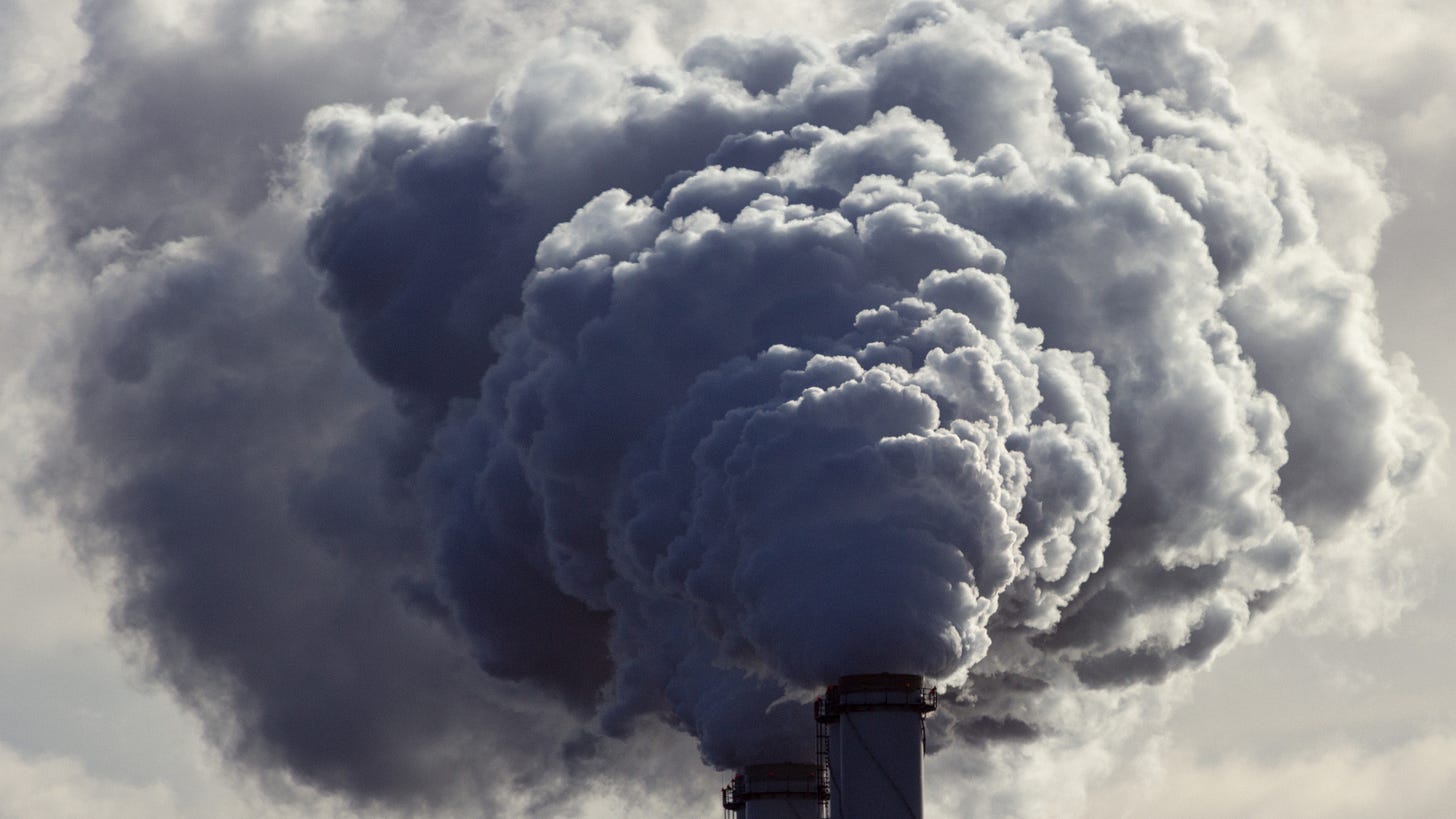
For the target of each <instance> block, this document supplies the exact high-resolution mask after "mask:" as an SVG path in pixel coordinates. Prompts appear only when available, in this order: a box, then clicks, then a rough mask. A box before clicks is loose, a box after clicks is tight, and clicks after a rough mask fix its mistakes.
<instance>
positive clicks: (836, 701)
mask: <svg viewBox="0 0 1456 819" xmlns="http://www.w3.org/2000/svg"><path fill="white" fill-rule="evenodd" d="M937 702H938V695H937V693H936V690H935V689H934V688H931V687H927V686H926V685H925V680H924V678H922V677H921V676H919V675H917V674H852V675H849V676H846V677H841V678H840V679H839V682H838V683H837V684H835V685H831V686H829V688H828V689H827V690H826V691H825V692H824V696H822V697H820V698H819V699H818V700H816V701H815V703H814V720H815V722H816V724H817V730H816V734H817V743H816V746H815V747H816V756H817V757H818V758H817V760H816V762H815V763H814V764H807V763H779V764H772V765H750V766H748V767H746V768H744V769H743V770H742V771H740V772H739V773H738V774H737V775H736V776H735V777H734V778H733V780H732V782H730V783H729V784H728V786H727V787H725V788H723V808H724V810H725V811H726V812H727V815H728V817H729V819H808V818H809V817H818V818H820V819H825V818H826V817H827V819H924V817H925V715H926V714H929V713H930V712H932V711H934V710H935V708H936V704H937Z"/></svg>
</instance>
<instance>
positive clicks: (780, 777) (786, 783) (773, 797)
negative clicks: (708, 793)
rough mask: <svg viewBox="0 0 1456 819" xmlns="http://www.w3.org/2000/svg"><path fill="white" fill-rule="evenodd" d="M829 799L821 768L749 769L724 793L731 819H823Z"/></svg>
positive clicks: (792, 764)
mask: <svg viewBox="0 0 1456 819" xmlns="http://www.w3.org/2000/svg"><path fill="white" fill-rule="evenodd" d="M827 796H828V794H826V793H825V792H824V783H823V780H822V778H821V774H820V768H819V766H818V765H813V764H810V763H807V762H780V763H777V764H773V765H749V766H748V767H746V768H744V769H743V770H742V771H739V772H738V775H737V776H735V777H733V781H732V782H730V783H728V786H727V787H726V788H724V789H723V809H724V812H725V813H726V814H727V816H728V817H730V819H819V816H820V805H821V804H822V803H823V802H824V799H825V798H826V797H827Z"/></svg>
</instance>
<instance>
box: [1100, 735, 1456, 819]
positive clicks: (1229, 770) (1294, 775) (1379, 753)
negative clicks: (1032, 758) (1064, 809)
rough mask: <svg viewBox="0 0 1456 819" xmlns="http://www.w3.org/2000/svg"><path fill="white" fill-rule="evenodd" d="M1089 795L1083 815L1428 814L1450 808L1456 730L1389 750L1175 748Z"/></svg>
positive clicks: (1309, 818) (1349, 817)
mask: <svg viewBox="0 0 1456 819" xmlns="http://www.w3.org/2000/svg"><path fill="white" fill-rule="evenodd" d="M1155 764H1156V765H1157V766H1158V768H1160V769H1161V770H1159V771H1157V772H1156V773H1154V774H1153V775H1152V776H1151V777H1148V776H1147V770H1146V769H1139V770H1138V771H1137V772H1136V774H1135V775H1134V776H1129V777H1126V778H1124V779H1122V780H1120V781H1118V782H1115V783H1113V784H1112V785H1110V786H1109V787H1107V788H1104V789H1102V790H1101V791H1099V792H1097V793H1095V794H1094V796H1093V798H1092V800H1091V805H1090V807H1089V810H1088V813H1087V816H1088V817H1089V819H1134V818H1135V817H1152V816H1177V817H1180V819H1227V817H1231V816H1239V817H1246V819H1368V817H1376V816H1378V817H1382V819H1431V817H1436V816H1446V815H1449V812H1450V808H1451V797H1452V793H1451V783H1452V782H1453V781H1456V734H1430V735H1427V736H1423V737H1420V738H1417V739H1413V740H1410V741H1408V742H1404V743H1401V744H1397V745H1394V746H1390V747H1384V748H1380V747H1369V746H1361V745H1357V744H1354V743H1343V744H1337V745H1332V746H1329V747H1324V748H1312V749H1310V750H1308V751H1305V752H1301V753H1294V754H1289V755H1286V756H1281V757H1277V758H1273V759H1269V758H1261V757H1258V756H1255V755H1254V754H1239V755H1228V756H1221V757H1216V758H1204V757H1201V756H1200V755H1198V754H1196V753H1194V752H1193V751H1191V750H1190V749H1189V748H1188V747H1186V746H1179V745H1176V744H1175V745H1174V747H1173V748H1172V749H1171V750H1169V751H1168V752H1167V753H1166V754H1163V755H1161V758H1158V759H1156V760H1155Z"/></svg>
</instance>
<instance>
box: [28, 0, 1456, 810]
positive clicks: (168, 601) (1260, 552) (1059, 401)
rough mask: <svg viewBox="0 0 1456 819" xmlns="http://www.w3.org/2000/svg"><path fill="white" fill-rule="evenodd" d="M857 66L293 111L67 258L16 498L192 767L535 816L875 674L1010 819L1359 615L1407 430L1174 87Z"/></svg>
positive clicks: (945, 36) (961, 32) (718, 43)
mask: <svg viewBox="0 0 1456 819" xmlns="http://www.w3.org/2000/svg"><path fill="white" fill-rule="evenodd" d="M96 13H97V14H100V13H101V12H100V11H99V10H98V11H97V12H96ZM865 22H866V24H870V25H873V26H875V27H874V28H873V29H872V30H869V31H867V32H865V33H863V34H860V35H857V36H853V37H850V38H848V39H844V40H842V41H839V42H820V41H816V40H813V39H810V38H807V37H797V36H789V35H776V36H761V37H751V36H747V35H742V34H731V33H730V34H715V35H712V36H708V37H707V38H705V39H702V40H700V41H698V42H697V43H696V44H694V45H691V46H690V47H689V48H687V49H686V50H685V51H683V52H682V53H681V56H680V57H679V58H677V61H676V63H674V64H656V65H646V64H641V63H639V62H638V61H636V60H634V59H633V58H631V57H630V56H628V55H627V54H626V53H625V50H624V49H623V48H622V47H620V45H619V44H613V43H609V42H608V41H607V40H606V39H604V38H603V37H602V36H601V35H600V34H598V33H594V32H592V31H587V30H575V31H572V32H570V33H568V34H565V35H563V36H561V37H560V38H558V39H555V40H552V41H550V42H548V43H546V44H545V45H544V46H543V47H542V48H541V49H540V50H539V51H538V53H537V54H536V56H535V57H533V58H532V59H531V60H529V61H528V62H527V63H526V64H525V65H524V66H522V67H521V68H519V70H518V71H516V72H515V73H514V74H512V75H511V76H510V78H509V79H508V80H507V81H506V82H505V84H504V86H503V87H502V89H501V90H500V91H499V93H498V94H496V95H495V97H494V100H493V101H492V102H491V103H490V105H489V110H488V111H486V112H484V113H483V114H482V115H480V116H477V117H462V118H457V117H455V116H452V115H451V114H449V113H446V112H445V111H443V110H441V109H440V108H429V109H419V108H411V106H410V105H409V104H408V103H402V102H396V103H390V104H389V105H386V106H383V107H372V108H371V107H367V106H357V105H347V104H335V105H328V106H324V107H321V108H317V109H315V110H313V111H312V113H310V114H308V115H307V118H306V122H305V124H304V133H303V136H302V137H301V139H299V140H298V141H296V142H295V143H294V145H293V146H292V147H291V148H290V150H289V152H288V154H287V156H286V157H281V158H278V160H277V161H278V163H279V164H280V166H282V167H284V168H285V169H286V170H285V171H282V172H279V173H278V174H277V175H276V178H275V179H274V182H273V187H272V189H271V192H269V193H267V194H257V193H256V192H253V193H252V194H249V192H247V191H241V192H238V191H234V192H233V195H234V196H235V197H237V198H238V200H239V201H242V202H245V203H250V204H240V205H237V206H236V209H237V210H238V211H239V212H240V214H241V215H239V216H238V217H237V218H236V219H233V220H232V221H230V222H229V223H227V224H225V225H222V226H215V225H198V224H196V223H195V222H196V220H192V219H188V218H186V217H184V216H183V215H178V214H170V215H169V216H168V219H167V220H164V221H163V222H161V223H156V224H153V225H151V226H150V231H148V230H142V229H137V230H127V229H116V230H103V231H92V232H89V233H88V234H86V235H85V236H84V238H78V239H77V245H76V246H77V248H78V253H79V254H80V256H81V257H82V258H83V259H85V260H86V264H88V265H89V266H90V269H92V270H93V271H95V275H94V280H93V283H92V284H91V285H90V287H89V291H88V294H87V298H86V305H85V307H84V308H83V309H82V310H81V313H80V315H79V317H78V320H77V323H76V330H75V333H76V335H77V338H78V341H77V342H76V346H77V352H76V356H75V362H74V367H75V378H74V388H73V391H72V394H73V401H72V402H71V407H72V409H71V414H70V421H69V429H70V436H71V438H72V442H71V443H70V444H69V445H67V446H65V447H63V448H62V450H61V451H60V452H59V453H58V454H57V456H56V457H55V459H54V460H53V463H52V464H51V465H50V466H49V468H48V472H47V476H46V480H48V481H50V482H51V483H52V485H53V486H56V487H58V488H59V489H58V491H64V493H65V495H66V497H67V499H68V501H67V503H68V509H69V513H70V516H71V519H72V520H73V522H74V524H75V527H76V529H77V530H78V532H81V531H83V532H84V534H85V537H84V540H85V543H86V546H85V547H84V548H85V549H86V550H87V551H88V553H90V554H93V555H96V556H97V557H98V558H99V559H105V560H108V561H111V562H112V564H113V565H114V566H115V567H116V570H117V573H118V580H119V584H120V586H119V590H120V595H121V603H120V605H119V608H118V611H117V619H118V622H119V623H120V625H121V626H122V627H124V628H126V629H128V630H130V631H132V632H134V633H136V634H139V635H142V636H144V637H145V638H146V644H147V645H148V646H149V648H150V651H151V653H152V654H153V656H154V665H155V668H156V669H157V671H158V673H159V674H160V675H161V676H162V677H163V678H164V679H165V680H167V682H168V683H169V684H170V685H171V686H172V687H173V688H174V689H175V690H177V691H178V692H179V694H180V695H181V696H182V697H183V698H184V700H186V701H187V702H188V703H189V704H191V705H192V706H193V707H195V708H196V709H197V710H198V711H199V712H201V713H203V714H204V715H206V716H208V718H209V720H210V725H212V726H213V729H214V731H215V733H216V738H217V741H218V742H219V743H220V744H222V745H223V746H224V747H227V748H228V749H230V750H231V751H232V752H233V753H234V754H235V755H236V756H237V757H238V758H240V759H243V760H246V761H248V762H250V763H253V764H255V765H256V766H257V767H258V768H260V769H264V770H276V771H284V772H286V773H287V775H289V776H291V777H293V778H295V779H297V780H298V781H301V782H303V783H306V784H309V785H313V786H316V787H320V788H323V789H326V790H332V791H337V792H340V793H343V794H346V795H349V796H351V797H353V798H355V799H357V800H359V801H360V802H378V803H383V804H387V805H396V806H409V805H421V804H440V803H442V802H443V801H448V800H451V799H453V798H454V797H455V795H456V794H458V793H460V792H463V790H464V789H471V790H473V798H477V799H479V800H483V801H484V802H485V803H486V804H490V805H494V806H495V807H494V809H495V810H498V811H501V810H510V809H512V808H509V807H508V806H509V805H510V804H514V803H510V802H509V800H510V799H512V798H514V797H513V796H512V795H511V794H512V793H513V792H514V791H516V790H518V789H520V788H523V787H528V788H537V789H538V790H539V793H540V794H541V795H540V796H539V797H537V799H538V802H536V803H533V804H534V807H533V808H532V809H533V810H539V809H540V805H541V804H542V803H543V802H542V801H541V800H549V799H556V798H563V799H569V798H570V797H571V794H572V785H570V784H569V781H570V780H569V777H576V778H577V781H588V780H590V778H591V777H592V776H614V777H627V778H631V777H638V778H641V779H650V778H653V777H656V776H660V775H661V774H662V771H664V770H666V769H669V768H672V766H674V765H676V764H679V763H678V762H677V761H675V760H674V759H672V758H670V757H671V755H670V754H666V753H661V754H654V751H653V749H654V748H657V747H678V746H676V745H673V744H672V743H671V742H669V741H667V740H663V739H662V736H663V734H664V733H665V732H666V731H668V730H672V731H677V732H682V733H686V734H687V735H690V736H691V737H693V738H694V739H695V740H696V742H697V747H698V749H699V751H700V753H701V756H702V758H703V760H704V761H706V762H707V763H708V764H709V765H712V766H715V767H720V768H723V767H731V766H737V765H742V764H748V763H753V762H761V761H766V760H777V759H781V758H808V757H809V756H810V755H811V754H812V748H811V741H812V718H811V717H809V716H808V705H807V703H808V702H809V700H810V699H811V698H812V696H813V694H814V692H815V691H816V690H818V689H819V688H820V687H822V686H823V685H824V684H826V683H828V682H832V681H833V680H835V679H836V678H837V677H838V676H839V675H842V674H846V673H856V672H876V671H895V672H904V673H918V674H923V675H926V676H927V677H929V678H931V679H933V680H934V681H936V682H937V683H938V684H939V685H940V686H941V687H942V688H943V689H944V691H945V694H944V695H943V698H942V709H941V713H940V714H939V715H937V717H936V718H935V720H934V721H933V722H932V723H931V727H932V731H933V733H932V736H931V742H932V749H933V750H936V751H938V752H939V753H940V754H941V755H942V756H943V757H944V758H946V759H951V760H955V762H953V763H950V764H954V765H957V766H962V767H964V768H965V769H968V770H970V769H973V770H977V771H981V772H985V771H996V772H997V774H996V776H995V777H994V778H992V779H990V780H987V781H986V782H985V786H984V788H983V789H982V790H981V793H980V794H979V795H975V796H968V797H966V798H967V799H979V800H991V799H993V798H994V799H1002V798H1004V799H1009V800H1011V801H1003V802H1001V803H999V804H1001V805H1002V806H1003V807H1005V809H1006V810H1008V811H1013V812H1014V811H1015V810H1017V808H1016V807H1015V806H1016V805H1017V804H1019V803H1017V802H1015V798H1014V793H1015V791H1016V790H1017V789H1018V787H1020V785H1019V784H1018V782H1017V781H1016V778H1015V776H1016V775H1015V773H1014V771H1011V770H1010V769H1009V767H1008V763H1007V760H1008V759H1011V758H1012V757H1011V756H1008V755H1014V754H1035V753H1039V752H1041V751H1039V750H1038V749H1066V748H1069V747H1070V748H1074V749H1075V748H1076V747H1078V746H1079V744H1081V743H1084V742H1086V743H1091V742H1093V740H1094V738H1095V737H1098V736H1100V735H1103V734H1106V733H1108V732H1114V731H1115V730H1116V726H1120V725H1124V724H1126V723H1127V722H1128V721H1129V720H1135V719H1137V713H1136V712H1137V708H1138V707H1137V706H1135V705H1134V704H1133V703H1135V701H1137V698H1138V697H1141V696H1143V695H1144V694H1145V692H1149V691H1156V690H1158V687H1159V685H1160V684H1161V683H1163V682H1165V681H1166V680H1169V679H1170V678H1173V677H1175V676H1177V675H1178V674H1180V672H1185V671H1188V670H1191V669H1196V668H1199V667H1202V666H1204V665H1206V664H1207V663H1209V662H1210V661H1212V660H1213V659H1214V658H1215V657H1216V656H1217V655H1218V654H1219V653H1220V652H1222V651H1224V650H1226V649H1227V648H1228V647H1229V646H1231V645H1233V644H1234V643H1236V642H1237V641H1238V640H1239V639H1240V637H1241V636H1243V635H1244V634H1246V633H1247V632H1248V631H1249V630H1250V629H1251V628H1252V627H1254V626H1255V624H1256V623H1257V622H1258V621H1259V620H1260V619H1261V618H1264V617H1266V616H1269V615H1270V614H1271V613H1273V612H1278V611H1298V612H1305V613H1310V615H1311V616H1312V617H1318V616H1322V615H1323V613H1325V612H1327V611H1332V612H1343V613H1344V614H1345V616H1348V617H1351V618H1354V619H1357V620H1358V619H1359V618H1360V617H1361V616H1362V615H1361V609H1360V607H1361V606H1362V605H1365V604H1366V602H1367V601H1369V600H1370V599H1375V598H1378V597H1379V596H1380V594H1381V593H1382V592H1381V589H1382V588H1383V585H1382V584H1383V583H1384V582H1385V577H1384V573H1385V572H1386V570H1387V569H1388V565H1389V562H1390V561H1389V560H1387V559H1386V558H1383V557H1382V555H1383V554H1384V553H1385V550H1387V549H1389V548H1391V547H1390V545H1389V543H1388V541H1389V538H1390V533H1391V532H1392V531H1393V530H1394V529H1395V527H1396V525H1397V524H1398V522H1399V520H1400V517H1401V510H1402V507H1403V503H1404V500H1405V498H1406V497H1407V496H1409V495H1410V493H1411V492H1412V491H1414V490H1415V489H1416V488H1417V487H1419V486H1420V485H1421V484H1422V483H1423V482H1424V479H1425V477H1426V476H1427V473H1428V472H1429V471H1430V470H1429V468H1428V464H1429V461H1430V459H1431V456H1432V453H1433V451H1434V450H1435V448H1436V447H1437V446H1438V444H1439V442H1440V441H1441V439H1442V435H1443V431H1442V429H1441V426H1440V423H1439V421H1437V420H1436V419H1435V417H1434V415H1433V413H1432V411H1431V410H1430V409H1429V408H1428V406H1427V404H1426V402H1425V399H1424V398H1422V396H1421V395H1420V394H1419V392H1418V391H1417V388H1416V386H1415V381H1414V377H1413V375H1412V374H1411V372H1410V371H1409V366H1408V365H1407V364H1406V363H1404V362H1403V361H1402V360H1400V359H1392V358H1389V357H1387V355H1386V354H1385V353H1384V352H1382V350H1381V349H1380V330H1379V327H1378V326H1377V325H1376V323H1375V320H1374V318H1373V314H1372V303H1371V300H1372V290H1371V286H1370V282H1369V278H1368V275H1367V267H1368V259H1366V260H1362V259H1361V258H1359V257H1358V254H1352V253H1351V252H1349V251H1348V249H1347V246H1346V243H1345V240H1344V239H1343V238H1341V237H1338V236H1336V237H1331V236H1329V235H1328V233H1329V231H1328V230H1327V229H1325V227H1324V226H1323V225H1322V224H1321V220H1320V214H1319V212H1318V211H1317V209H1316V207H1315V205H1314V202H1313V200H1312V196H1311V194H1310V192H1309V190H1308V186H1307V184H1306V182H1305V181H1304V180H1303V179H1301V177H1300V175H1299V173H1298V172H1297V171H1296V169H1295V166H1294V164H1293V163H1291V162H1290V161H1289V160H1288V159H1287V158H1286V157H1285V156H1282V155H1281V153H1280V150H1279V148H1278V146H1279V145H1280V144H1282V143H1280V142H1279V140H1277V139H1274V138H1273V136H1272V131H1271V128H1272V126H1270V125H1268V124H1261V123H1258V122H1251V121H1249V119H1248V118H1247V116H1246V115H1245V114H1244V113H1243V112H1241V109H1240V106H1239V103H1238V100H1237V97H1236V95H1235V93H1234V91H1233V89H1232V88H1231V86H1230V84H1229V82H1228V81H1227V79H1226V76H1225V70H1224V67H1223V64H1222V63H1221V61H1220V60H1219V59H1218V58H1217V57H1216V56H1215V55H1213V54H1212V53H1211V52H1209V51H1207V50H1206V49H1204V48H1203V47H1201V46H1200V45H1199V44H1198V43H1197V42H1196V41H1195V40H1194V39H1193V38H1192V36H1191V35H1190V33H1189V31H1188V30H1187V29H1186V28H1185V27H1183V26H1181V25H1178V24H1175V23H1173V22H1169V21H1167V20H1165V19H1162V18H1157V17H1153V16H1150V15H1147V14H1145V13H1142V12H1138V11H1136V10H1133V9H1131V8H1129V7H1124V6H1121V5H1104V4H1100V3H1095V2H1090V1H1088V2H1083V1H1082V0H1070V1H1069V2H1066V3H1063V4H1059V5H1055V6H1049V7H1046V8H1044V9H1042V10H1041V11H1039V12H1037V13H1036V14H1034V15H1031V16H1029V17H1026V18H1024V19H1017V20H1014V21H1011V22H1005V21H1001V20H997V19H993V18H992V17H991V16H989V15H987V14H983V13H980V12H976V11H967V10H964V9H962V8H960V7H958V6H955V5H952V4H950V3H947V2H914V3H911V4H909V5H907V6H904V7H902V8H900V9H898V10H896V11H894V12H892V13H891V14H890V16H889V17H888V18H886V19H884V20H883V21H865ZM298 59H300V60H302V59H304V58H303V57H301V56H300V57H298ZM339 82H340V83H343V84H345V85H346V84H347V82H346V81H345V80H340V81H339ZM290 104H291V103H290ZM279 105H280V106H281V107H282V109H288V106H287V105H285V104H284V103H279ZM288 110H291V109H288ZM273 113H274V115H276V116H278V117H280V118H281V117H283V116H284V113H286V111H284V112H283V113H279V112H273ZM136 172H138V173H141V172H143V171H136ZM219 172H220V173H221V172H222V171H219ZM250 196H251V197H252V198H251V199H250V198H249V197H250ZM127 206H128V205H127V203H124V202H123V203H120V204H117V205H115V206H114V207H115V210H114V213H113V214H112V215H113V216H114V217H115V220H116V221H117V222H125V221H126V219H125V218H123V217H124V214H125V213H126V207H127ZM230 206H231V205H230ZM76 208H78V209H79V208H80V206H76ZM87 218H88V219H91V220H97V219H101V220H103V221H104V218H105V217H104V216H98V215H95V214H92V215H89V216H88V217H87ZM83 221H84V220H83ZM663 743H666V745H665V746H664V745H663ZM624 748H633V749H637V750H636V751H634V752H632V753H624V752H623V751H622V749H624ZM1047 752H1052V751H1047ZM1056 752H1057V753H1062V752H1064V751H1056ZM630 757H636V758H630ZM1005 794H1013V796H1005ZM491 800H499V801H496V802H492V801H491ZM516 809H519V808H516Z"/></svg>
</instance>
